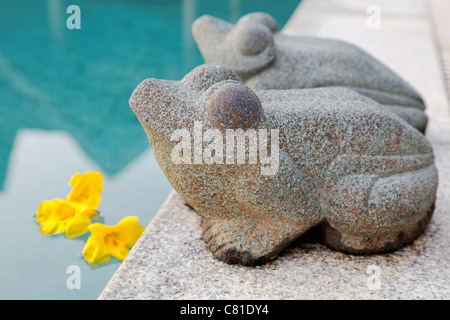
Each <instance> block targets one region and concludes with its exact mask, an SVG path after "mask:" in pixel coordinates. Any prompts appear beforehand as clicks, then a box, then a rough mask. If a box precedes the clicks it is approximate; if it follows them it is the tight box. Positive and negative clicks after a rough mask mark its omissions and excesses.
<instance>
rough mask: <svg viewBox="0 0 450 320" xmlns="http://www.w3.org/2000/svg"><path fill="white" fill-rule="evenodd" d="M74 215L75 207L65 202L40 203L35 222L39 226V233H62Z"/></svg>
mask: <svg viewBox="0 0 450 320" xmlns="http://www.w3.org/2000/svg"><path fill="white" fill-rule="evenodd" d="M74 215H75V207H74V206H73V205H72V203H70V202H68V201H66V200H62V199H54V200H53V201H48V200H45V201H42V202H41V204H40V205H39V207H38V210H37V213H36V220H37V221H38V222H39V223H40V224H41V227H40V228H39V231H40V232H41V233H44V234H58V233H63V232H64V231H65V230H66V223H67V220H68V219H71V218H72V217H73V216H74Z"/></svg>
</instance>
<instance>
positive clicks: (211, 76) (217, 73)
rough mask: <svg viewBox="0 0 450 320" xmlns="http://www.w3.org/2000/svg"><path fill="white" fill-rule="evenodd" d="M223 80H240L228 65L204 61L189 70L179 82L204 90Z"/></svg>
mask: <svg viewBox="0 0 450 320" xmlns="http://www.w3.org/2000/svg"><path fill="white" fill-rule="evenodd" d="M225 80H234V81H240V80H239V77H238V76H237V74H236V73H235V72H234V71H233V70H232V69H231V68H230V67H227V66H223V65H220V64H215V63H206V64H202V65H200V66H198V67H196V68H195V69H193V70H192V71H191V72H189V73H188V74H187V75H186V76H185V77H184V78H183V80H181V82H183V83H184V84H185V85H188V86H190V87H191V88H193V89H195V90H198V91H205V90H206V89H208V88H209V87H211V86H212V85H213V84H215V83H218V82H221V81H225Z"/></svg>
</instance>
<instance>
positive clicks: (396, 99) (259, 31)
mask: <svg viewBox="0 0 450 320" xmlns="http://www.w3.org/2000/svg"><path fill="white" fill-rule="evenodd" d="M192 33H193V36H194V38H195V41H196V42H197V45H198V47H199V49H200V52H201V54H202V56H203V58H204V60H205V62H207V63H219V64H223V65H226V66H229V67H231V68H232V69H233V70H234V71H235V72H236V73H237V75H238V76H239V78H240V79H241V81H242V82H243V83H245V84H246V85H247V86H248V87H250V88H252V89H300V88H316V87H330V86H339V87H347V88H351V89H353V90H355V91H357V92H358V93H361V94H363V95H365V96H367V97H370V98H372V99H374V100H376V101H377V102H379V103H380V104H382V105H383V106H384V107H386V108H387V109H389V110H390V111H392V112H394V113H396V114H397V115H399V116H401V117H402V118H403V119H405V120H406V121H407V122H408V123H410V124H411V125H412V126H414V127H415V128H417V129H418V130H419V131H421V132H422V133H424V132H425V129H426V125H427V117H426V115H425V113H424V110H425V104H424V102H423V100H422V98H421V97H420V96H419V94H418V93H417V92H416V91H415V90H414V89H413V88H412V87H411V86H410V85H409V84H408V83H406V82H405V81H404V80H402V79H401V78H400V77H399V76H398V75H396V74H395V73H394V72H393V71H391V70H390V69H389V68H387V67H386V66H384V65H383V64H382V63H380V62H379V61H377V60H376V59H375V58H374V57H372V56H371V55H369V54H368V53H366V52H364V51H363V50H362V49H360V48H358V47H356V46H354V45H352V44H350V43H347V42H345V41H341V40H335V39H324V38H309V37H299V36H291V35H285V34H283V33H282V32H279V30H278V24H277V22H276V21H275V20H274V19H273V18H272V17H271V16H270V15H268V14H266V13H262V12H255V13H250V14H248V15H245V16H243V17H242V18H241V19H240V20H239V21H238V22H237V23H236V25H233V24H231V23H228V22H226V21H223V20H220V19H217V18H214V17H211V16H208V15H205V16H202V17H200V18H198V19H197V20H196V21H194V23H193V25H192Z"/></svg>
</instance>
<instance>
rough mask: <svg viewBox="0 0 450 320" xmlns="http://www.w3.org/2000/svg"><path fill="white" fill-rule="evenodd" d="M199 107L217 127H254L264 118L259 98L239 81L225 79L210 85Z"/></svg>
mask: <svg viewBox="0 0 450 320" xmlns="http://www.w3.org/2000/svg"><path fill="white" fill-rule="evenodd" d="M199 107H200V109H201V110H202V111H203V112H204V114H205V116H206V117H207V118H208V119H209V121H211V124H212V126H213V127H214V128H217V129H244V130H246V129H250V128H252V129H254V128H256V127H257V126H258V124H259V123H260V121H261V120H262V119H263V109H262V106H261V102H260V101H259V98H258V97H257V96H256V94H255V93H254V92H253V91H252V90H251V89H249V88H248V87H247V86H245V85H243V84H242V83H239V82H237V81H230V80H229V81H223V82H220V83H216V84H215V85H213V86H212V87H210V88H209V89H208V90H207V91H206V92H205V93H204V97H202V99H201V100H200V101H199Z"/></svg>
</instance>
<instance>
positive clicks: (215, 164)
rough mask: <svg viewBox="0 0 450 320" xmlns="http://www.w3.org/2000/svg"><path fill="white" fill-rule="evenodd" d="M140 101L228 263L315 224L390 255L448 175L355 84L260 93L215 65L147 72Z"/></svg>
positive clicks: (167, 166)
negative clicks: (173, 77) (177, 76)
mask: <svg viewBox="0 0 450 320" xmlns="http://www.w3.org/2000/svg"><path fill="white" fill-rule="evenodd" d="M129 103H130V106H131V108H132V110H133V111H134V113H135V114H136V116H137V117H138V119H139V121H140V123H141V124H142V126H143V128H144V130H145V132H146V134H147V136H148V139H149V141H150V144H151V146H152V149H153V151H154V154H155V157H156V159H157V161H158V163H159V165H160V167H161V169H162V171H163V172H164V173H165V175H166V177H167V179H168V180H169V182H170V183H171V184H172V186H173V188H174V189H175V190H176V191H177V192H178V193H179V195H180V196H181V197H182V198H183V199H184V200H185V201H186V202H187V203H188V204H189V205H190V206H191V207H192V208H193V209H195V210H196V211H197V212H198V213H199V214H200V215H201V216H202V219H203V222H202V225H203V239H204V241H205V242H206V244H207V247H208V248H209V249H210V250H211V251H212V253H213V254H214V255H215V256H216V257H217V258H218V259H220V260H222V261H224V262H227V263H239V264H243V265H255V264H261V263H265V262H267V261H269V260H271V259H273V258H274V257H276V256H277V254H278V253H280V252H281V251H282V250H283V249H284V248H285V247H286V246H287V245H289V244H290V243H291V242H292V241H293V240H295V239H296V238H298V237H299V236H301V235H302V234H304V233H305V232H306V231H308V230H309V229H311V228H314V229H315V230H316V229H317V230H319V231H320V234H321V237H320V238H321V240H322V242H323V243H324V244H325V245H327V246H328V247H330V248H333V249H336V250H341V251H344V252H348V253H353V254H369V253H382V252H389V251H393V250H396V249H398V248H400V247H402V246H403V245H405V244H408V243H410V242H412V241H413V240H414V239H415V238H416V237H417V236H418V235H419V234H420V233H421V232H422V231H423V230H424V228H425V226H426V225H427V223H428V221H429V219H430V217H431V214H432V211H433V205H434V201H435V196H436V188H437V183H438V177H437V170H436V167H435V165H434V156H433V151H432V148H431V147H430V144H429V143H428V142H427V140H426V139H425V137H424V136H423V135H422V134H421V133H420V132H419V131H417V130H415V129H414V128H413V127H411V126H410V125H408V124H407V123H406V122H405V121H404V120H403V119H401V118H399V117H398V116H396V115H395V114H393V113H390V112H388V111H386V110H385V109H384V108H383V107H381V106H380V105H379V104H378V103H377V102H375V101H374V100H372V99H369V98H367V97H365V96H363V95H360V94H358V93H356V92H354V91H352V90H349V89H347V88H340V87H333V88H313V89H292V90H255V91H253V90H251V89H250V88H248V87H247V86H245V85H244V84H242V83H241V82H240V81H239V77H238V76H237V75H236V74H235V73H234V72H233V71H232V69H230V68H228V67H225V66H221V65H216V64H205V65H201V66H199V67H197V68H195V69H194V70H192V71H191V72H190V73H189V74H187V75H186V76H185V77H184V78H183V79H182V80H181V81H170V80H158V79H147V80H144V81H143V82H142V83H141V84H139V86H138V87H137V88H136V89H135V90H134V92H133V94H132V96H131V98H130V101H129ZM230 137H231V138H230ZM240 138H241V139H244V142H245V152H246V153H245V159H244V160H245V161H241V162H240V163H239V161H238V160H237V158H238V157H239V152H240V150H238V149H239V145H238V140H239V139H240ZM201 139H203V140H201ZM225 141H226V143H225ZM269 141H270V143H269ZM251 145H253V146H255V145H257V146H258V148H259V153H258V157H257V158H256V161H255V159H254V158H252V156H250V151H251V150H253V151H254V150H255V149H251V147H250V146H251ZM180 146H183V147H180ZM240 146H241V147H242V146H243V144H241V145H240ZM269 154H270V156H269ZM174 155H179V157H177V156H174ZM225 158H226V160H225ZM180 159H182V160H180ZM268 159H269V160H268ZM228 160H230V161H228ZM241 160H242V158H241ZM264 169H268V170H266V171H265V170H264Z"/></svg>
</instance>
